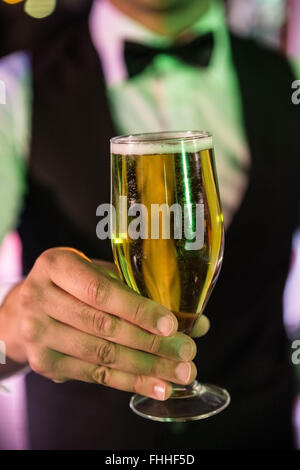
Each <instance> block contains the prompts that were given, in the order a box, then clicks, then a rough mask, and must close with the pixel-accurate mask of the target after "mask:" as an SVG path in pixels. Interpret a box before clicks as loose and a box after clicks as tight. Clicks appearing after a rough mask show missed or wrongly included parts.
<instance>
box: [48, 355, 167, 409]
mask: <svg viewBox="0 0 300 470" xmlns="http://www.w3.org/2000/svg"><path fill="white" fill-rule="evenodd" d="M53 353H54V354H55V352H53ZM48 376H50V378H52V380H55V381H56V382H57V383H60V382H65V381H67V380H80V381H82V382H88V383H95V384H100V385H105V386H106V387H111V388H115V389H117V390H123V391H125V392H131V393H138V394H140V395H144V396H147V397H150V398H154V399H156V400H166V399H167V398H169V397H170V395H171V393H172V385H171V383H169V382H166V381H164V380H161V379H158V378H156V377H146V376H142V375H135V374H129V373H127V372H123V371H119V370H114V369H111V368H109V367H106V366H100V367H99V366H95V365H94V364H90V363H88V362H85V361H81V360H80V359H76V358H73V357H70V356H65V355H63V354H59V353H56V361H55V366H54V370H53V372H52V373H50V374H48Z"/></svg>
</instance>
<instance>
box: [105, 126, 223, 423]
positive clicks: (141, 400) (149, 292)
mask: <svg viewBox="0 0 300 470" xmlns="http://www.w3.org/2000/svg"><path fill="white" fill-rule="evenodd" d="M111 202H112V205H113V207H114V220H112V221H111V227H112V233H111V239H112V247H113V254H114V260H115V263H116V265H117V266H118V269H119V271H120V273H121V275H122V278H123V280H124V281H125V282H126V284H127V285H128V286H129V287H131V288H132V289H133V290H134V291H136V292H137V293H139V294H141V295H143V296H145V297H148V298H150V299H152V300H155V301H156V302H158V303H160V304H161V305H163V306H164V307H166V308H168V309H169V310H170V311H172V312H173V313H174V314H175V315H176V317H177V320H178V325H179V326H178V331H180V332H183V333H185V334H187V335H188V334H190V333H191V330H192V328H193V326H194V324H195V322H196V321H197V319H198V318H199V316H200V315H201V314H202V312H203V309H204V307H205V305H206V302H207V301H208V299H209V296H210V294H211V292H212V289H213V287H214V285H215V282H216V280H217V277H218V274H219V271H220V268H221V264H222V256H223V245H224V228H223V215H222V210H221V203H220V196H219V189H218V182H217V175H216V169H215V163H214V153H213V143H212V136H211V134H210V133H209V132H200V131H183V132H159V133H148V134H136V135H128V136H120V137H114V138H112V139H111ZM229 402H230V396H229V394H228V392H227V391H226V390H224V389H223V388H220V387H217V386H215V385H209V384H202V383H199V382H198V381H194V382H193V383H192V384H190V385H177V384H174V385H173V392H172V395H171V397H170V398H169V399H168V400H166V401H159V400H154V399H152V398H147V397H144V396H140V395H134V396H133V397H132V399H131V401H130V407H131V408H132V410H133V411H135V412H136V413H137V414H139V415H140V416H143V417H146V418H149V419H152V420H156V421H168V422H170V421H191V420H198V419H203V418H207V417H209V416H211V415H213V414H215V413H218V412H220V411H221V410H223V409H224V408H225V407H226V406H227V405H228V404H229Z"/></svg>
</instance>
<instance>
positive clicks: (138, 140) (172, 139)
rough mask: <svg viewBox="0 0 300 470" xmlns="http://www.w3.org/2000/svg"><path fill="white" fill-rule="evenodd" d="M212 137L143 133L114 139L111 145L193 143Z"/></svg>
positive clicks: (194, 133)
mask: <svg viewBox="0 0 300 470" xmlns="http://www.w3.org/2000/svg"><path fill="white" fill-rule="evenodd" d="M207 137H212V134H211V132H209V131H162V132H143V133H138V134H127V135H120V136H116V137H112V138H111V139H110V143H111V144H118V145H128V144H135V145H138V144H143V145H145V144H149V145H153V144H154V143H156V142H157V143H164V144H176V143H178V142H192V141H195V140H200V139H205V138H207Z"/></svg>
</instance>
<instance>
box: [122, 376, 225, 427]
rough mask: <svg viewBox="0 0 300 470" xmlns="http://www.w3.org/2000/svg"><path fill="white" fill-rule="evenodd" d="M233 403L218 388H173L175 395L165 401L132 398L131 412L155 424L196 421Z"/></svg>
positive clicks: (191, 386) (196, 385) (203, 386)
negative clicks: (158, 422) (160, 422)
mask: <svg viewBox="0 0 300 470" xmlns="http://www.w3.org/2000/svg"><path fill="white" fill-rule="evenodd" d="M229 403H230V395H229V393H228V392H227V390H225V389H224V388H220V387H217V386H216V385H208V384H199V382H197V381H196V380H195V381H194V382H193V383H192V384H190V385H173V393H172V395H171V397H170V398H169V399H168V400H166V401H159V400H154V399H153V398H147V397H143V396H141V395H133V397H132V398H131V400H130V408H131V409H132V410H133V411H134V412H135V413H137V414H138V415H140V416H142V417H143V418H148V419H152V420H153V421H163V422H168V423H170V422H174V421H181V422H183V421H196V420H199V419H205V418H209V417H210V416H213V415H215V414H217V413H220V411H222V410H224V408H226V407H227V406H228V405H229Z"/></svg>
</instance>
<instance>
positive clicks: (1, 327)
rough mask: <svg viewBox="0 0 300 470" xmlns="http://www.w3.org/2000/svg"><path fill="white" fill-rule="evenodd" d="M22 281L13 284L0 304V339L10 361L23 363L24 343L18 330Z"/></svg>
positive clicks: (25, 357)
mask: <svg viewBox="0 0 300 470" xmlns="http://www.w3.org/2000/svg"><path fill="white" fill-rule="evenodd" d="M21 285H22V283H21V282H20V283H18V284H16V285H14V286H13V287H12V288H11V289H10V291H9V292H8V293H7V295H6V297H5V298H4V300H3V302H2V304H1V305H0V339H1V341H3V342H4V343H5V347H6V355H7V357H9V358H10V359H11V360H12V361H14V362H17V363H20V364H25V363H26V362H27V355H26V349H25V344H24V342H23V340H22V337H21V335H20V332H19V314H18V304H19V302H18V297H19V291H20V288H21Z"/></svg>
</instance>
